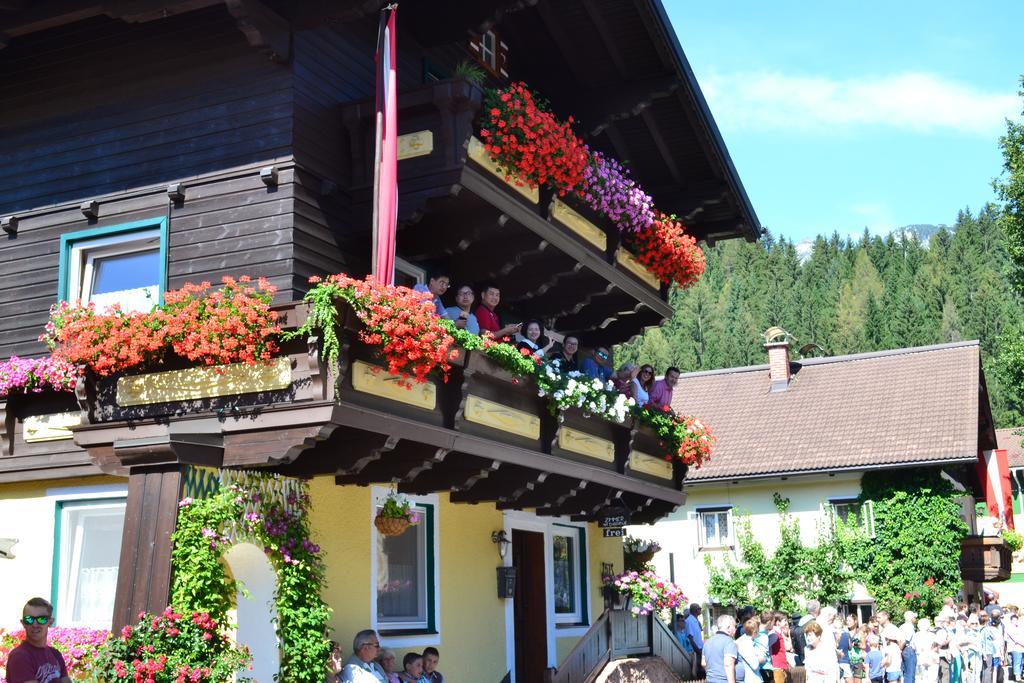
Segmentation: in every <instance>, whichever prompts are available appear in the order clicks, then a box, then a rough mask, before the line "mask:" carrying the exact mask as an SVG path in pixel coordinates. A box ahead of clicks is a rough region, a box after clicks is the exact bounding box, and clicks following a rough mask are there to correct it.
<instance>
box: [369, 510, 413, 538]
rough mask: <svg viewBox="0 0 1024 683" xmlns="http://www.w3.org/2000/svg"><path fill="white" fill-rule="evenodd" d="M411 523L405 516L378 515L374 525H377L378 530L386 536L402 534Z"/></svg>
mask: <svg viewBox="0 0 1024 683" xmlns="http://www.w3.org/2000/svg"><path fill="white" fill-rule="evenodd" d="M410 524H411V523H410V522H409V520H408V519H406V518H404V517H383V516H381V515H377V516H376V517H375V518H374V520H373V525H374V526H375V527H377V531H379V532H380V533H381V534H383V535H385V536H401V535H402V534H404V533H405V530H406V529H408V528H409V526H410Z"/></svg>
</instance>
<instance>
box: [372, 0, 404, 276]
mask: <svg viewBox="0 0 1024 683" xmlns="http://www.w3.org/2000/svg"><path fill="white" fill-rule="evenodd" d="M397 9H398V5H397V4H392V5H388V6H387V7H385V8H384V9H382V10H381V14H380V28H379V30H378V33H377V141H376V154H375V156H374V169H373V170H374V172H373V274H374V276H376V278H377V281H378V282H381V283H383V284H386V285H390V284H393V283H394V281H395V238H396V236H395V233H396V231H397V227H398V79H397V75H396V73H395V69H396V68H397V66H398V52H397V49H396V47H395V11H396V10H397Z"/></svg>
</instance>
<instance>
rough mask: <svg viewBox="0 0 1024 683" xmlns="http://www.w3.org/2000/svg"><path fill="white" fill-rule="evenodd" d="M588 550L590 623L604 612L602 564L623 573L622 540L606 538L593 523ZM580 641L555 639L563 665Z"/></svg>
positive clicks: (591, 524) (589, 534)
mask: <svg viewBox="0 0 1024 683" xmlns="http://www.w3.org/2000/svg"><path fill="white" fill-rule="evenodd" d="M587 548H588V552H589V554H590V568H589V569H590V576H589V577H588V581H589V585H590V593H591V597H590V608H591V612H590V623H591V624H592V623H594V620H595V619H597V617H599V616H600V615H601V612H603V611H604V598H603V597H602V596H601V586H602V581H601V564H602V563H605V562H609V563H611V564H612V565H613V573H615V574H618V573H619V572H621V571H622V539H621V538H605V537H604V534H603V532H602V531H601V530H600V529H598V528H597V525H596V524H594V523H593V522H591V523H590V524H588V525H587ZM579 641H580V636H571V637H568V638H556V639H555V652H556V653H557V655H558V656H557V661H558V663H559V664H561V663H562V662H563V661H565V658H566V656H568V654H569V652H571V651H572V649H573V648H574V647H575V646H576V643H578V642H579Z"/></svg>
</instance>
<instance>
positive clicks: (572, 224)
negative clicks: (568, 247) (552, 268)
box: [551, 198, 608, 251]
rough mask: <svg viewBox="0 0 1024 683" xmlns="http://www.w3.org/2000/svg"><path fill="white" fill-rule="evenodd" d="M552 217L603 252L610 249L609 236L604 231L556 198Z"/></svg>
mask: <svg viewBox="0 0 1024 683" xmlns="http://www.w3.org/2000/svg"><path fill="white" fill-rule="evenodd" d="M551 217H552V218H553V219H555V220H556V221H558V222H559V223H561V224H562V225H564V226H565V227H567V228H569V229H570V230H572V231H573V232H574V233H576V234H577V235H579V236H580V237H582V238H583V239H585V240H586V241H588V242H590V243H591V244H593V245H594V246H595V247H597V248H598V249H600V250H601V251H605V250H606V249H607V248H608V236H607V235H605V234H604V231H603V230H601V229H600V228H599V227H597V226H596V225H594V224H593V223H591V222H590V221H588V220H587V219H586V218H584V217H583V216H581V215H580V214H578V213H576V211H574V210H573V209H572V208H571V207H570V206H569V205H568V204H566V203H564V202H562V201H561V200H560V199H557V198H556V199H555V200H554V201H553V202H552V203H551Z"/></svg>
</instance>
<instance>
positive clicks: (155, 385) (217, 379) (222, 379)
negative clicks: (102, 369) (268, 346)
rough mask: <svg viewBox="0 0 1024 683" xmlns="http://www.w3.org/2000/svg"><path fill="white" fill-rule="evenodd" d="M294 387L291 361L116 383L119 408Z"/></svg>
mask: <svg viewBox="0 0 1024 683" xmlns="http://www.w3.org/2000/svg"><path fill="white" fill-rule="evenodd" d="M291 383H292V363H291V360H290V359H288V358H278V359H276V360H273V361H271V362H269V363H259V364H256V365H249V364H248V363H232V364H231V365H211V366H204V367H199V368H188V369H186V370H168V371H165V372H152V373H149V374H148V375H135V376H132V377H122V378H121V379H119V380H117V404H118V405H120V406H138V405H148V404H150V403H170V402H172V401H194V400H196V399H201V398H215V397H217V396H234V395H236V394H254V393H258V392H261V391H277V390H279V389H287V388H288V386H289V385H291Z"/></svg>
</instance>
